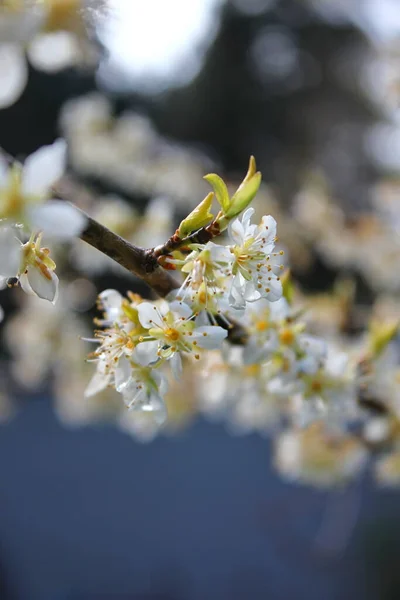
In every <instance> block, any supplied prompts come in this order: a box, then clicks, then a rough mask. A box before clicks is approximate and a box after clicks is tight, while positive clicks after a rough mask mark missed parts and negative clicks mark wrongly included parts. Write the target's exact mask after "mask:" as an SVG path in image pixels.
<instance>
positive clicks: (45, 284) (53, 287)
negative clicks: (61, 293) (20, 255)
mask: <svg viewBox="0 0 400 600" xmlns="http://www.w3.org/2000/svg"><path fill="white" fill-rule="evenodd" d="M49 273H50V279H48V278H47V277H45V276H44V275H43V273H42V272H41V271H40V269H38V268H36V267H32V266H29V267H28V273H27V278H28V282H29V285H30V286H31V288H32V291H33V292H34V293H35V294H36V295H37V296H39V298H43V300H48V301H49V302H52V303H53V304H54V303H55V302H56V300H57V292H58V277H57V275H56V274H55V273H53V272H51V271H49Z"/></svg>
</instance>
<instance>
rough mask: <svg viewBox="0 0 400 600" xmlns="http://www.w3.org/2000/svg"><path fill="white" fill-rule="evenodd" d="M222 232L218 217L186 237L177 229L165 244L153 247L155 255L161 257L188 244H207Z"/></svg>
mask: <svg viewBox="0 0 400 600" xmlns="http://www.w3.org/2000/svg"><path fill="white" fill-rule="evenodd" d="M220 233H221V231H220V229H219V225H218V223H217V221H216V219H214V220H213V221H212V222H211V223H210V224H209V225H206V226H205V227H201V229H198V230H197V231H194V232H193V233H191V234H190V235H188V236H187V237H185V238H180V237H179V235H178V231H176V232H175V233H174V235H172V236H171V237H170V238H169V240H168V241H167V242H165V244H162V245H161V246H157V247H156V248H153V256H154V257H155V258H160V257H161V256H166V255H168V254H171V252H174V251H175V250H179V249H180V248H182V247H184V246H188V245H189V244H207V242H209V241H210V240H212V239H213V238H214V237H217V235H220Z"/></svg>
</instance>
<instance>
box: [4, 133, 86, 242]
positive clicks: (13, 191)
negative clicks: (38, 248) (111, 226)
mask: <svg viewBox="0 0 400 600" xmlns="http://www.w3.org/2000/svg"><path fill="white" fill-rule="evenodd" d="M65 163H66V145H65V142H64V141H63V140H61V139H60V140H57V141H56V142H54V144H52V145H50V146H43V147H42V148H39V150H36V152H34V153H33V154H31V155H30V156H28V158H27V159H26V160H25V162H24V164H23V165H20V164H19V163H14V164H13V165H12V166H9V165H8V164H7V162H6V161H5V160H4V159H3V158H1V156H0V223H1V221H2V220H3V224H22V225H23V226H25V227H27V228H28V229H29V230H36V231H43V232H45V233H46V234H47V235H48V236H49V237H52V238H56V239H59V240H66V239H69V238H71V237H74V236H76V235H79V233H80V232H81V231H82V230H83V228H84V226H85V223H86V219H85V217H84V216H83V215H82V214H81V213H80V212H79V211H78V210H77V209H76V208H74V207H73V206H72V205H70V204H67V203H64V202H60V201H57V200H51V196H52V191H51V188H52V186H53V185H54V184H55V183H56V182H57V180H58V179H59V178H60V177H61V175H62V174H63V172H64V169H65Z"/></svg>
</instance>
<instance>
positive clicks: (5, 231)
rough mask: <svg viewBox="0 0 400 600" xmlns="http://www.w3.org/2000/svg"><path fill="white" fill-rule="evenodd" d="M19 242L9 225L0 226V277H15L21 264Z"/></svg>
mask: <svg viewBox="0 0 400 600" xmlns="http://www.w3.org/2000/svg"><path fill="white" fill-rule="evenodd" d="M21 247H22V246H21V242H20V241H19V240H18V238H17V237H16V235H15V231H14V229H12V228H11V227H0V277H2V278H5V279H8V278H9V277H15V276H16V275H17V273H18V271H19V268H20V264H21V258H22V256H21Z"/></svg>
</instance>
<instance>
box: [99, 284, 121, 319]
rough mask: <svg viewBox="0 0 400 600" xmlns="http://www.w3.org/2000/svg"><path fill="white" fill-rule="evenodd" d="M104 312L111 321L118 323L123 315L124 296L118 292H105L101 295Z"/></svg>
mask: <svg viewBox="0 0 400 600" xmlns="http://www.w3.org/2000/svg"><path fill="white" fill-rule="evenodd" d="M99 299H100V302H101V305H102V308H103V310H104V311H105V313H106V316H107V319H108V320H109V321H116V320H117V319H118V317H119V316H120V314H121V304H122V296H121V294H120V293H119V292H117V290H111V289H110V290H104V291H103V292H101V294H99Z"/></svg>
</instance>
